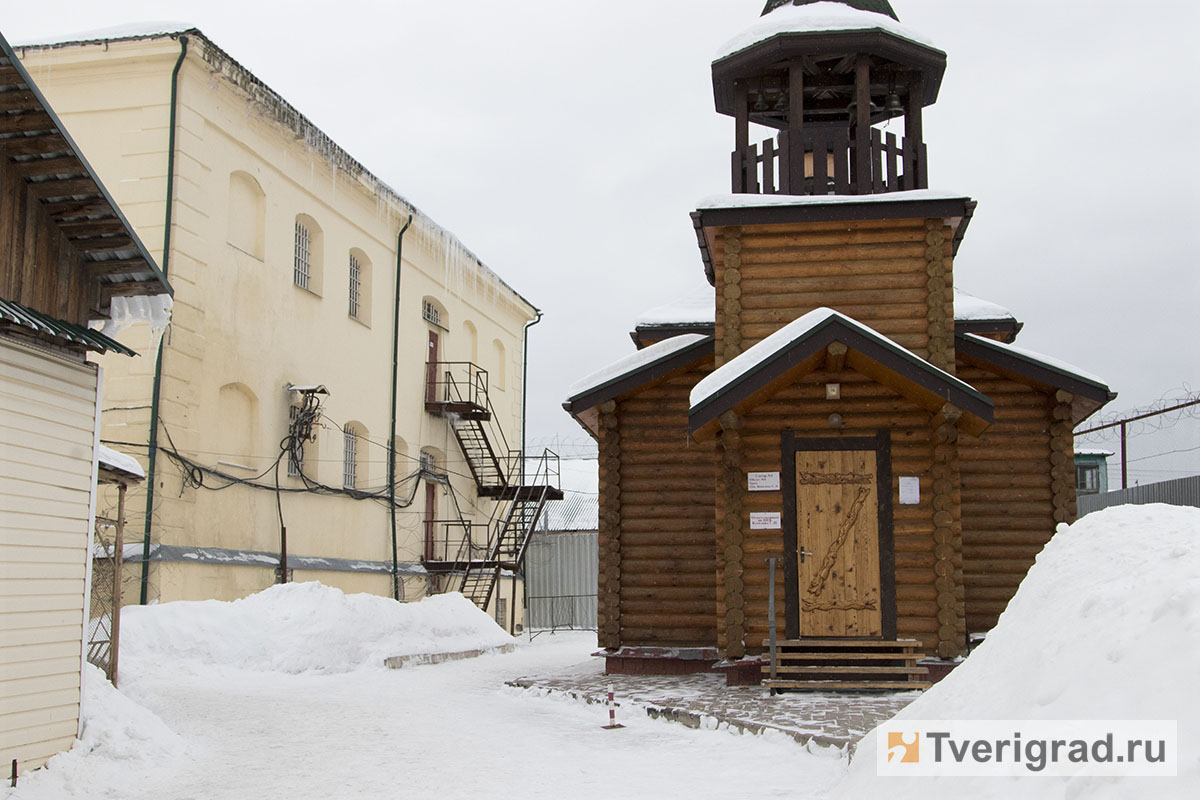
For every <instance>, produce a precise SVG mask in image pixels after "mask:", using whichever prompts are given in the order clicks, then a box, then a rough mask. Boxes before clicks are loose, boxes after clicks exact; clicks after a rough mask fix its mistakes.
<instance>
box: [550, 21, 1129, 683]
mask: <svg viewBox="0 0 1200 800" xmlns="http://www.w3.org/2000/svg"><path fill="white" fill-rule="evenodd" d="M945 67H946V55H945V53H943V52H942V51H940V50H937V49H935V48H934V47H933V46H932V45H931V44H930V43H929V42H928V41H926V40H925V39H924V38H923V37H921V36H919V35H918V34H916V33H914V32H912V31H911V30H909V29H907V28H905V27H904V26H902V25H901V24H900V21H899V19H898V18H897V16H896V14H895V11H894V10H893V9H892V7H891V5H890V4H889V3H888V2H887V0H841V1H840V2H815V0H770V2H768V3H767V6H766V9H765V10H764V12H763V16H762V18H761V19H760V20H759V21H758V23H757V24H756V25H754V26H753V27H752V28H750V29H749V30H748V31H746V32H745V33H743V34H742V35H740V36H739V37H738V38H736V39H734V40H733V41H731V42H730V43H729V44H728V46H727V47H726V49H725V52H724V53H723V54H722V55H721V56H720V57H718V59H717V60H716V61H715V62H714V63H713V65H712V74H713V88H714V92H715V95H716V105H717V110H718V111H719V112H721V113H723V114H726V115H729V116H732V117H733V119H734V121H735V132H736V133H735V140H736V142H735V149H734V152H733V158H732V189H733V192H732V193H731V194H728V195H722V196H716V197H713V198H709V199H708V200H706V201H704V202H702V203H701V204H700V206H699V208H698V209H697V210H696V211H694V212H693V213H692V215H691V216H692V220H693V223H694V226H695V230H696V234H697V241H698V244H699V250H700V256H701V260H702V262H703V266H704V269H705V273H706V276H707V278H708V282H709V283H710V284H711V285H712V291H711V295H710V298H709V302H707V303H706V304H704V305H699V304H696V303H692V304H690V305H685V306H684V307H683V308H682V311H681V309H679V308H676V309H674V310H669V311H668V313H664V314H662V315H661V319H655V318H653V315H651V318H649V319H643V320H642V324H639V326H638V328H637V330H636V331H635V332H634V334H633V338H634V341H635V342H636V343H637V346H638V348H639V349H638V350H637V351H636V352H634V353H632V354H630V355H629V356H628V357H626V358H624V359H622V360H621V361H619V362H617V363H616V364H612V365H609V366H608V367H606V368H604V369H602V370H600V371H599V372H597V373H595V374H593V375H591V376H589V377H587V378H584V379H583V380H582V381H580V382H579V383H577V384H576V385H575V386H574V387H572V389H571V390H570V396H569V398H568V400H567V402H566V403H565V408H566V409H567V411H568V412H569V413H571V414H572V415H573V416H574V417H575V418H576V419H577V420H578V421H579V422H580V423H581V424H582V425H583V426H584V428H586V429H587V430H588V432H589V433H590V434H591V435H592V436H593V437H594V438H595V439H596V440H597V442H598V444H599V457H600V574H599V632H600V633H599V635H600V644H601V646H602V647H604V648H606V651H607V655H608V669H609V671H611V672H641V673H653V672H657V673H662V672H686V671H700V670H709V669H713V668H714V667H718V668H719V667H725V668H728V669H729V676H730V681H731V682H742V681H747V680H749V681H754V682H757V680H759V679H760V678H762V677H768V679H769V684H770V685H771V686H772V687H774V688H779V689H785V688H821V689H841V688H880V689H887V688H918V687H921V686H924V685H926V683H925V679H926V677H927V670H926V667H927V666H928V663H929V662H930V661H931V660H934V659H942V660H953V659H956V658H958V657H960V656H962V655H965V653H966V650H967V644H968V640H969V636H970V635H971V634H975V633H982V632H986V631H987V630H988V629H990V628H991V627H992V626H993V625H994V624H995V622H996V620H997V618H998V617H999V615H1000V613H1001V612H1002V611H1003V610H1004V608H1005V606H1006V605H1007V603H1008V601H1009V599H1010V598H1011V597H1012V595H1013V594H1014V592H1015V591H1016V588H1017V586H1018V584H1019V583H1020V581H1021V579H1022V578H1023V577H1024V575H1025V573H1026V571H1027V570H1028V569H1029V567H1030V566H1031V565H1032V564H1033V561H1034V558H1035V557H1036V555H1037V553H1038V552H1039V551H1040V550H1041V548H1042V547H1043V546H1044V545H1045V544H1046V542H1047V541H1048V540H1049V538H1050V537H1051V536H1052V535H1053V533H1054V531H1055V528H1056V526H1057V525H1058V524H1059V523H1064V522H1067V523H1069V522H1072V521H1074V519H1075V516H1076V506H1075V485H1074V473H1073V468H1072V453H1073V436H1072V431H1073V429H1074V427H1075V426H1076V425H1077V424H1078V423H1079V422H1081V421H1082V420H1083V419H1084V418H1086V417H1087V416H1089V415H1091V414H1093V413H1094V412H1095V411H1096V410H1097V409H1099V408H1100V407H1101V406H1103V405H1104V404H1105V403H1107V402H1109V401H1110V400H1111V399H1112V398H1113V397H1114V396H1115V395H1113V394H1112V393H1111V392H1110V390H1109V388H1108V386H1107V385H1106V384H1105V383H1104V382H1103V381H1102V380H1100V379H1098V378H1095V377H1092V376H1090V375H1087V374H1085V373H1082V372H1080V371H1079V370H1077V369H1074V368H1072V367H1069V366H1067V365H1064V364H1062V363H1060V362H1058V361H1055V360H1053V359H1050V358H1047V357H1045V356H1041V355H1039V354H1036V353H1033V352H1030V351H1027V350H1025V349H1023V348H1019V347H1017V346H1016V345H1014V344H1013V341H1014V340H1015V338H1016V336H1017V334H1018V333H1019V331H1020V328H1021V325H1020V323H1018V322H1017V321H1016V320H1015V319H1014V318H1012V316H1011V315H1009V314H1007V313H1006V312H1004V311H1003V310H1000V309H998V308H997V307H994V306H990V305H989V304H986V303H981V302H978V301H975V300H974V299H973V298H970V297H969V296H968V295H964V294H962V293H960V292H957V291H956V290H955V286H954V259H955V256H956V254H957V252H958V250H959V247H960V245H961V244H962V242H963V240H964V237H965V234H966V232H967V227H968V225H969V223H970V221H971V217H972V215H973V213H974V211H975V205H976V204H975V202H974V201H973V200H971V199H970V198H969V197H967V196H965V195H960V194H954V193H947V192H941V191H934V190H930V189H929V187H928V170H927V153H926V147H925V144H924V141H923V135H922V112H923V109H924V108H925V107H926V106H929V105H931V104H932V103H934V102H935V101H936V100H937V97H938V92H939V88H940V85H941V81H942V76H943V73H944V71H945ZM901 117H902V118H903V130H904V136H903V137H902V138H901V139H897V136H896V134H893V133H884V132H883V131H882V130H881V126H882V125H883V124H884V123H886V122H887V121H889V120H891V119H899V118H901ZM755 127H757V128H758V129H762V128H766V129H773V130H774V131H777V134H776V135H774V136H772V137H771V138H768V139H767V140H766V141H765V142H763V143H761V144H755V143H752V142H751V133H752V130H754V129H755ZM772 594H773V596H774V598H775V602H774V606H773V607H772V605H771V602H770V598H771V596H772ZM773 631H774V634H773ZM773 636H774V637H777V638H773ZM771 641H776V646H775V647H772V646H771V644H770V642H771ZM771 652H774V653H775V654H776V657H775V658H773V659H772V658H770V657H769V654H770V653H771ZM922 662H924V663H922Z"/></svg>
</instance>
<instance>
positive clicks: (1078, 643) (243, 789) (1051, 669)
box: [0, 506, 1200, 800]
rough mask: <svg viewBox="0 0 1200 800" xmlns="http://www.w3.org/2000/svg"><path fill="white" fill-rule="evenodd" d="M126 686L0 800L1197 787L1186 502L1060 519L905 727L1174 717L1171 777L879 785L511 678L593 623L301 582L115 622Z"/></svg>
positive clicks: (867, 755)
mask: <svg viewBox="0 0 1200 800" xmlns="http://www.w3.org/2000/svg"><path fill="white" fill-rule="evenodd" d="M122 634H123V639H124V642H123V650H122V657H121V670H122V672H121V691H120V692H117V691H116V690H114V689H113V688H112V687H111V686H110V685H109V684H108V683H107V682H106V681H104V679H103V677H102V676H100V675H99V674H98V673H96V672H95V671H92V672H90V673H89V675H88V676H87V681H86V685H85V689H86V692H85V697H86V701H87V703H86V708H85V718H86V725H85V730H84V733H83V737H82V739H81V741H80V743H79V744H78V745H77V746H76V748H75V749H74V750H72V751H71V752H70V753H67V754H64V755H60V756H58V757H56V758H55V759H53V760H52V761H51V762H50V765H49V767H48V768H47V769H44V770H40V771H38V772H36V773H33V774H31V775H27V776H25V777H24V778H22V780H21V783H20V785H19V786H18V788H17V789H16V790H15V791H12V792H8V791H7V790H4V789H0V800H3V799H4V798H7V799H8V800H83V799H84V798H87V799H88V800H98V799H101V798H120V799H121V800H141V799H142V798H145V800H151V798H152V799H153V800H193V799H195V800H200V799H201V798H203V800H225V799H228V800H243V798H256V797H265V796H281V797H288V798H289V799H290V800H340V798H368V799H369V798H385V797H386V798H395V797H424V796H432V795H435V794H436V795H438V796H442V797H450V798H456V797H467V796H472V797H475V796H480V795H483V794H486V795H487V796H489V797H494V798H499V799H500V800H503V799H504V798H518V797H519V798H543V797H544V798H550V797H554V798H560V797H570V798H609V797H613V796H629V797H638V798H641V797H681V796H699V797H719V796H729V797H745V796H756V797H788V798H797V799H800V798H828V799H829V800H847V799H854V800H858V798H874V797H889V798H896V799H897V800H904V798H921V800H925V798H930V797H955V798H958V797H964V798H966V797H970V798H998V799H999V798H1003V799H1007V798H1014V797H1020V798H1022V800H1052V799H1053V800H1058V799H1059V798H1086V800H1108V799H1109V798H1112V799H1114V800H1115V799H1116V798H1155V799H1156V800H1158V798H1193V797H1197V796H1200V751H1198V749H1197V747H1196V742H1198V741H1200V693H1197V692H1196V691H1195V687H1194V684H1195V681H1196V678H1197V676H1198V675H1200V510H1197V509H1186V508H1174V507H1168V506H1125V507H1120V508H1114V509H1108V510H1106V511H1102V512H1098V513H1096V514H1093V515H1090V516H1088V517H1086V518H1084V519H1083V520H1081V521H1080V522H1078V523H1076V524H1075V525H1074V526H1072V527H1070V528H1068V529H1065V530H1060V532H1059V533H1058V535H1057V536H1056V537H1055V539H1054V540H1053V541H1052V542H1051V544H1050V545H1049V546H1047V547H1046V549H1045V550H1044V551H1043V553H1042V554H1041V555H1040V556H1039V558H1038V562H1037V564H1036V565H1035V566H1034V568H1033V569H1032V570H1031V571H1030V573H1029V576H1028V577H1027V579H1026V580H1025V582H1024V583H1023V584H1022V586H1021V589H1020V590H1019V592H1018V593H1017V596H1016V597H1015V598H1014V599H1013V601H1012V603H1011V604H1010V605H1009V608H1008V610H1007V611H1006V612H1005V614H1004V615H1003V617H1001V620H1000V623H999V625H998V626H997V627H996V628H995V630H993V631H992V632H991V634H990V635H989V636H988V639H987V641H986V643H985V644H984V645H983V646H982V647H980V648H979V649H978V650H976V652H975V653H974V654H972V655H971V657H970V658H969V659H967V661H966V663H965V664H964V665H962V666H961V667H959V669H957V670H956V671H955V672H954V673H952V674H951V675H950V677H949V678H947V679H946V680H944V681H943V682H942V683H940V684H938V685H937V686H935V687H934V688H933V689H932V690H930V691H929V692H927V693H926V694H925V695H924V696H923V697H921V698H920V699H918V700H917V701H916V702H915V703H913V704H912V705H911V706H909V707H908V708H906V709H905V710H904V711H902V712H901V713H900V715H899V716H898V719H909V720H944V719H950V720H954V719H963V720H971V719H1004V720H1024V719H1030V720H1072V719H1083V720H1088V719H1118V720H1119V719H1129V720H1146V719H1166V720H1178V727H1179V742H1180V763H1179V777H1177V778H1158V779H1146V778H1139V779H1111V778H1110V779H1098V778H1078V777H1077V778H1050V777H1022V778H1012V779H996V778H988V779H984V778H974V779H966V778H958V779H946V778H880V777H878V776H877V775H876V761H875V759H876V749H875V745H876V742H875V736H874V734H870V735H868V736H867V737H866V738H865V739H864V740H863V741H862V742H861V743H860V745H859V749H858V752H857V754H856V756H855V758H854V760H853V762H852V763H851V764H850V766H849V770H848V771H847V767H846V761H845V759H844V758H843V757H842V755H841V753H840V752H838V751H829V750H819V749H815V750H808V749H805V748H802V747H800V746H799V745H797V744H796V743H795V742H793V741H792V740H791V739H790V738H786V737H784V736H782V735H777V736H758V737H756V736H742V735H738V734H735V733H731V732H729V731H728V730H690V729H687V728H684V727H682V726H679V725H676V724H674V723H670V722H666V721H660V720H651V719H648V718H647V717H645V716H643V715H640V714H638V713H633V712H631V711H630V710H629V709H626V712H627V713H623V714H622V717H621V720H620V721H621V722H623V723H625V724H626V725H627V726H628V727H627V728H625V729H623V730H618V731H606V730H602V728H601V726H602V725H603V724H604V722H605V721H606V718H607V712H606V711H605V709H604V708H602V707H598V706H592V707H589V706H585V705H582V704H580V703H578V702H576V701H573V700H569V699H565V698H562V697H556V696H545V695H541V694H535V693H532V692H523V691H520V690H517V689H512V688H508V687H505V686H504V682H505V681H507V680H510V679H513V678H516V677H520V676H523V675H528V674H535V673H536V674H541V675H545V674H549V673H553V672H580V671H582V672H589V673H593V674H594V673H597V672H599V671H600V669H601V665H600V663H599V662H598V661H597V660H596V659H592V658H590V656H589V653H591V652H592V651H593V650H594V648H595V646H596V642H595V637H594V635H592V634H578V633H575V634H559V635H556V636H542V637H539V638H538V639H537V640H536V641H535V642H533V643H532V644H530V643H528V642H523V643H520V645H519V646H518V648H517V650H516V652H513V653H508V654H491V655H485V656H483V657H481V658H478V659H473V660H469V661H455V662H447V663H442V664H436V665H426V666H413V667H410V666H406V667H405V668H404V669H401V670H396V671H390V670H386V669H383V668H382V666H381V662H382V659H383V658H385V657H387V656H391V655H408V654H413V653H421V652H452V651H458V650H475V649H488V648H496V647H501V646H504V645H506V644H512V643H513V640H512V639H511V638H510V637H508V636H507V635H506V634H504V633H503V631H500V630H499V629H498V628H497V627H496V626H495V624H494V623H493V622H492V621H491V620H490V618H489V617H488V616H487V615H486V614H484V613H483V612H481V611H479V610H478V609H476V608H475V607H474V606H473V605H471V604H470V603H469V602H468V601H466V600H464V599H463V598H462V597H461V596H458V595H446V596H441V597H435V598H430V599H427V600H425V601H422V602H420V603H414V604H408V605H399V604H396V603H393V602H391V601H390V600H386V599H380V598H376V597H369V596H365V595H352V596H346V595H343V594H342V593H341V592H338V591H337V590H334V589H330V588H327V587H323V586H320V585H318V584H300V585H292V586H287V587H275V588H272V589H269V590H267V591H266V592H263V593H261V594H259V595H255V596H254V597H251V598H247V599H246V600H243V601H239V602H237V603H217V602H206V603H173V604H167V605H164V606H157V607H149V608H130V609H126V612H125V613H124V614H123V615H122Z"/></svg>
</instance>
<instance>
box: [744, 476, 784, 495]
mask: <svg viewBox="0 0 1200 800" xmlns="http://www.w3.org/2000/svg"><path fill="white" fill-rule="evenodd" d="M748 480H749V484H750V491H752V492H778V491H779V473H778V472H751V473H750V476H749V479H748Z"/></svg>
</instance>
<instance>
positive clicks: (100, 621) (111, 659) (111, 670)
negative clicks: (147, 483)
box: [87, 517, 121, 684]
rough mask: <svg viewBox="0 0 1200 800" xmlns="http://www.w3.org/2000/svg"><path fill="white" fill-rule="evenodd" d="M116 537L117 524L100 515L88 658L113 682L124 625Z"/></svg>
mask: <svg viewBox="0 0 1200 800" xmlns="http://www.w3.org/2000/svg"><path fill="white" fill-rule="evenodd" d="M117 539H118V537H117V527H116V523H115V522H114V521H113V520H108V519H103V518H101V517H97V518H96V542H95V546H94V549H93V551H92V594H91V604H90V606H89V608H90V613H89V615H88V616H89V620H88V643H87V660H88V661H89V662H90V663H92V664H95V665H96V666H97V667H99V668H100V669H102V670H104V674H105V675H106V676H107V677H108V679H109V680H110V681H112V682H113V683H114V684H115V683H116V679H117V653H118V645H119V643H120V624H121V622H120V616H119V615H120V608H119V605H120V585H121V584H120V581H121V559H120V550H119V549H118V548H119V546H120V545H118V541H117ZM114 623H115V624H114Z"/></svg>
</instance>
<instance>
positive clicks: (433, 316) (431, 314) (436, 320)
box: [421, 300, 442, 328]
mask: <svg viewBox="0 0 1200 800" xmlns="http://www.w3.org/2000/svg"><path fill="white" fill-rule="evenodd" d="M421 317H422V318H423V319H424V320H425V321H426V322H428V323H429V324H430V325H437V326H438V327H439V328H440V327H441V325H442V312H441V311H439V310H438V307H437V306H435V305H434V304H433V303H431V302H429V301H428V300H426V301H425V302H424V303H422V304H421Z"/></svg>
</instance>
